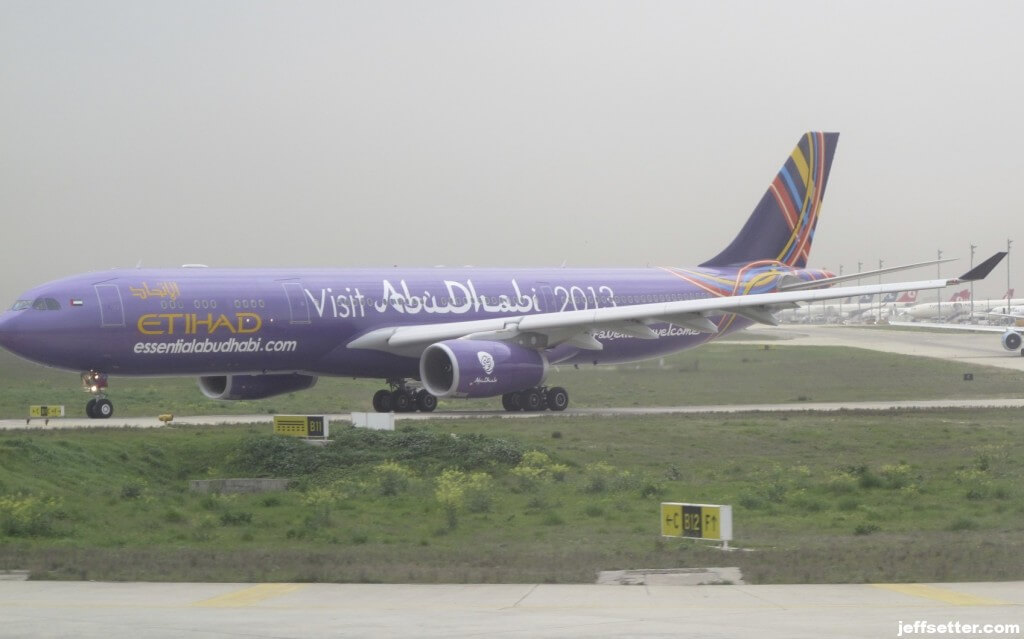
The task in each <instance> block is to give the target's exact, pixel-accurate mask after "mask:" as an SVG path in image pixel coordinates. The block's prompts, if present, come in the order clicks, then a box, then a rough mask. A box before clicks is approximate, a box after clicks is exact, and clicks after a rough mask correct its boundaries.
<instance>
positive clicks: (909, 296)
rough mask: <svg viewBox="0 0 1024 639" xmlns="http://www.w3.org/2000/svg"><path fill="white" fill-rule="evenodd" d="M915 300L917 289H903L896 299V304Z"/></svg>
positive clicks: (910, 302)
mask: <svg viewBox="0 0 1024 639" xmlns="http://www.w3.org/2000/svg"><path fill="white" fill-rule="evenodd" d="M916 302H917V291H905V292H904V293H903V294H902V295H900V296H899V297H898V298H897V299H896V303H897V304H914V303H916Z"/></svg>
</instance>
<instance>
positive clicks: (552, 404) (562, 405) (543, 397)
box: [501, 386, 569, 413]
mask: <svg viewBox="0 0 1024 639" xmlns="http://www.w3.org/2000/svg"><path fill="white" fill-rule="evenodd" d="M501 405H502V406H503V407H504V408H505V410H507V411H509V412H510V413H511V412H515V411H520V410H524V411H542V410H550V411H555V412H561V411H563V410H565V409H566V408H567V407H568V406H569V393H568V392H566V390H565V389H564V388H562V387H561V386H554V387H552V388H548V387H546V386H542V387H540V388H528V389H526V390H524V391H517V392H515V393H505V394H504V395H502V396H501Z"/></svg>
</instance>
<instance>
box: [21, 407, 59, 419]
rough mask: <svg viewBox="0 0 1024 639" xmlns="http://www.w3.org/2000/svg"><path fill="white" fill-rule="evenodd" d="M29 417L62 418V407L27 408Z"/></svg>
mask: <svg viewBox="0 0 1024 639" xmlns="http://www.w3.org/2000/svg"><path fill="white" fill-rule="evenodd" d="M28 416H29V417H42V418H48V417H64V407H63V406H29V407H28Z"/></svg>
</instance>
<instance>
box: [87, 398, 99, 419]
mask: <svg viewBox="0 0 1024 639" xmlns="http://www.w3.org/2000/svg"><path fill="white" fill-rule="evenodd" d="M85 414H86V415H88V416H89V418H90V419H96V417H97V415H96V398H93V399H90V400H89V402H88V403H87V404H86V405H85Z"/></svg>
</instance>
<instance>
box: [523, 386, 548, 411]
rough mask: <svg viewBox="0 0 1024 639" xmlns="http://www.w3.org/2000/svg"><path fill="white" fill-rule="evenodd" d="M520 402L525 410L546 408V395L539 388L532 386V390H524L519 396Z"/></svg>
mask: <svg viewBox="0 0 1024 639" xmlns="http://www.w3.org/2000/svg"><path fill="white" fill-rule="evenodd" d="M519 404H520V405H521V406H522V407H523V410H528V411H538V410H544V397H543V396H541V394H540V391H539V390H537V389H536V388H531V389H530V390H527V391H523V392H522V394H521V395H520V397H519Z"/></svg>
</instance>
